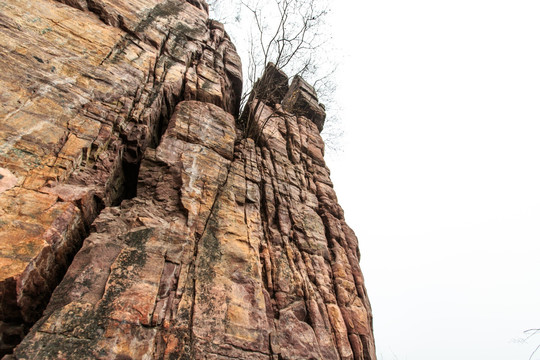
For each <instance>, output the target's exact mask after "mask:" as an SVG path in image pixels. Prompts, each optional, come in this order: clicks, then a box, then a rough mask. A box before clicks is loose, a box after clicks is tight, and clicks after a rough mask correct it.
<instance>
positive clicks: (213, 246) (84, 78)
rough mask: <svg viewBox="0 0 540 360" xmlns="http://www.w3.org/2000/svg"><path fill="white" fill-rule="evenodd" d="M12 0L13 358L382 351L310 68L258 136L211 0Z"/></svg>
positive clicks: (8, 2)
mask: <svg viewBox="0 0 540 360" xmlns="http://www.w3.org/2000/svg"><path fill="white" fill-rule="evenodd" d="M0 9H1V11H0V29H1V30H0V55H1V56H0V68H1V69H2V71H1V72H0V85H1V86H2V89H3V91H2V93H0V98H1V99H2V101H1V103H0V119H1V121H0V137H1V139H2V140H1V143H0V204H1V205H0V264H1V269H0V337H1V338H0V351H1V353H0V354H8V355H6V357H5V359H231V358H237V359H364V360H373V359H375V348H374V343H373V333H372V325H371V323H372V322H371V309H370V305H369V301H368V299H367V296H366V292H365V288H364V281H363V278H362V273H361V271H360V268H359V264H358V261H359V252H358V244H357V239H356V237H355V235H354V233H353V232H352V230H351V229H350V228H349V227H348V226H347V224H346V223H345V221H344V216H343V211H342V209H341V207H340V206H339V205H338V203H337V199H336V196H335V193H334V190H333V188H332V183H331V181H330V178H329V171H328V169H327V167H326V166H325V163H324V159H323V153H324V144H323V141H322V139H321V137H320V135H319V131H320V129H322V126H323V124H324V109H323V107H322V106H320V105H319V104H318V102H317V98H316V94H315V93H314V91H313V89H312V88H311V87H310V86H309V85H308V84H306V83H305V82H304V81H303V80H302V79H300V78H295V79H294V80H293V82H292V83H291V85H290V86H289V85H288V84H282V90H283V91H281V92H280V93H281V95H280V96H279V99H272V101H271V102H268V101H266V102H265V101H263V102H261V103H258V105H254V104H255V103H256V102H254V101H252V107H254V106H255V108H254V109H252V110H253V113H256V114H257V117H256V121H255V123H254V124H253V132H252V134H256V136H246V133H245V132H243V131H242V130H241V129H240V122H239V121H237V120H236V119H238V118H239V114H238V109H239V99H240V95H241V87H242V74H241V63H240V59H239V57H238V55H237V53H236V50H235V48H234V46H233V44H232V43H231V42H230V40H229V37H228V36H227V34H226V33H225V31H224V28H223V25H222V24H220V23H218V22H216V21H212V20H210V19H209V18H208V10H207V6H206V4H205V3H204V1H202V0H201V1H199V0H191V1H184V0H132V1H127V0H117V1H111V0H58V1H53V0H34V1H32V2H25V1H18V0H2V1H0ZM267 77H270V75H268V76H267ZM263 78H264V77H263ZM21 340H22V342H21ZM15 346H17V347H16V348H15V350H14V351H13V348H14V347H15Z"/></svg>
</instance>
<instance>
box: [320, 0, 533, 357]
mask: <svg viewBox="0 0 540 360" xmlns="http://www.w3.org/2000/svg"><path fill="white" fill-rule="evenodd" d="M332 6H333V8H334V14H333V16H334V17H333V19H332V20H331V23H332V30H333V31H334V33H335V35H334V36H335V40H336V44H337V46H338V47H339V48H341V53H338V54H339V57H340V59H342V60H340V72H339V74H338V85H339V87H338V92H337V94H336V95H337V96H336V99H337V101H339V105H340V106H341V108H342V111H341V117H342V118H343V125H342V126H343V128H344V130H345V131H344V133H345V135H344V138H343V153H341V154H339V156H327V161H328V163H329V166H330V169H331V170H332V180H333V181H334V185H335V189H336V191H337V193H338V198H339V201H340V203H341V205H342V206H343V208H344V209H345V216H346V219H347V222H348V223H349V225H350V226H351V227H352V228H353V229H354V230H355V232H356V234H357V236H358V238H359V241H360V251H361V253H362V260H361V267H362V269H363V271H364V275H365V278H366V285H367V289H368V294H369V297H370V299H371V304H372V307H373V311H374V327H375V338H376V345H377V354H378V357H379V360H394V359H399V360H428V359H429V360H433V359H437V360H445V359H448V360H450V359H452V360H456V359H460V360H469V359H470V360H473V359H474V360H478V359H482V360H483V359H490V360H498V359H501V360H516V359H528V358H529V356H530V354H531V353H532V351H533V350H534V348H535V347H536V346H537V345H538V344H540V334H539V335H537V336H536V337H533V338H531V339H530V340H529V341H528V342H527V343H525V344H523V343H519V341H518V340H519V339H520V338H523V337H524V334H523V331H524V330H527V329H530V328H534V327H537V328H540V261H539V260H540V2H539V1H538V0H535V1H532V0H530V1H526V0H512V1H510V0H507V1H498V0H491V1H485V0H452V1H435V0H424V1H422V0H412V1H411V0H370V1H366V0H357V1H344V0H335V1H334V2H333V3H332ZM328 155H331V154H328ZM533 359H536V360H538V359H540V351H539V352H538V354H537V355H536V356H535V357H533Z"/></svg>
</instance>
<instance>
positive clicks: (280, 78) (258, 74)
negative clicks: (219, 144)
mask: <svg viewBox="0 0 540 360" xmlns="http://www.w3.org/2000/svg"><path fill="white" fill-rule="evenodd" d="M237 5H239V6H240V7H239V8H236V6H237ZM210 6H211V8H214V10H215V11H217V12H219V11H222V18H221V20H225V21H226V22H227V21H230V20H231V14H230V13H229V14H225V13H224V12H223V8H219V7H220V6H224V5H223V2H221V3H220V2H219V1H210ZM227 8H228V9H231V8H233V9H239V10H240V11H237V13H236V17H235V21H237V22H241V23H242V24H243V26H242V27H243V29H244V31H245V29H249V30H248V31H247V34H248V36H247V42H248V47H247V50H246V51H245V54H244V56H243V58H244V59H245V58H246V55H247V66H246V67H245V71H244V72H245V76H244V93H243V96H242V101H241V110H240V113H241V114H242V116H241V119H240V120H241V121H240V124H241V125H242V126H243V130H244V134H245V136H253V137H254V138H255V139H256V138H258V136H259V135H260V134H253V130H254V126H253V125H254V122H255V121H258V119H257V116H258V114H259V113H260V111H259V109H260V107H261V105H262V104H267V105H275V104H276V103H279V102H280V101H281V99H283V96H284V95H285V92H286V91H287V87H288V85H287V84H288V82H289V80H290V79H291V78H293V77H295V76H301V77H303V78H304V79H306V80H307V81H308V82H310V83H312V84H313V85H314V87H315V89H316V90H317V93H318V94H319V97H323V98H324V97H328V95H330V94H332V93H333V87H334V84H333V82H332V81H331V77H332V75H333V73H334V70H335V66H333V65H332V63H333V62H332V61H329V60H328V52H326V53H325V51H324V50H325V46H327V45H328V41H329V39H330V36H329V34H328V31H326V28H325V26H324V25H325V18H326V16H327V15H328V4H327V2H326V0H271V1H268V0H236V1H229V2H228V4H227ZM246 25H247V26H246ZM285 74H289V77H287V75H285ZM273 115H274V114H272V115H271V116H269V117H267V118H265V120H264V124H263V127H264V125H265V124H266V123H267V122H268V121H270V120H271V118H272V116H273ZM258 132H260V127H259V131H258Z"/></svg>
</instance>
